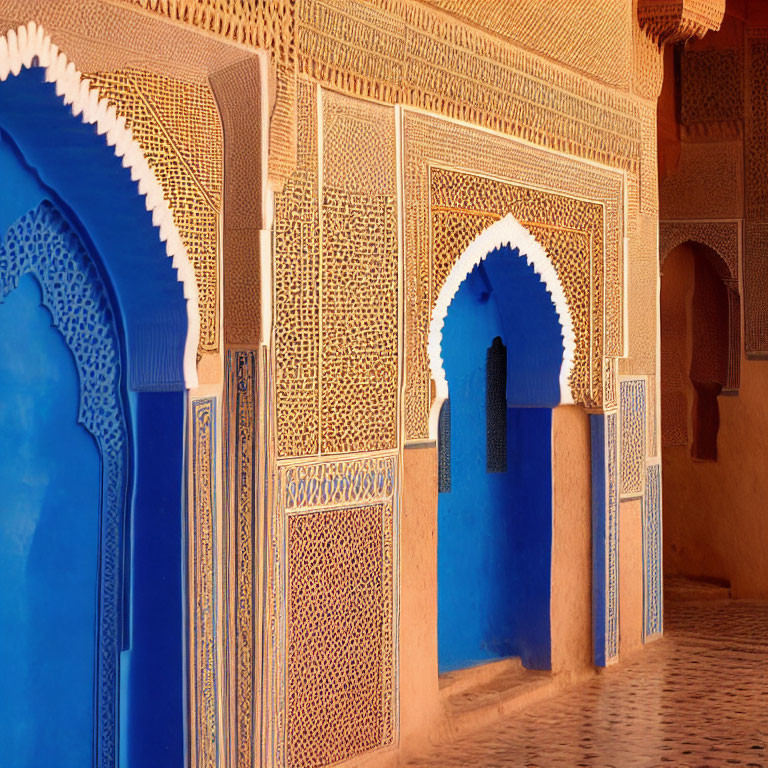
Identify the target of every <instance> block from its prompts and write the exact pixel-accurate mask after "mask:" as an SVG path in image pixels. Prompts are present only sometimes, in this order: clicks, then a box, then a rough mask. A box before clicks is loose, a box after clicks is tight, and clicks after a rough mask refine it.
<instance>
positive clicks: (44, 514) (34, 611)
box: [0, 275, 101, 768]
mask: <svg viewBox="0 0 768 768" xmlns="http://www.w3.org/2000/svg"><path fill="white" fill-rule="evenodd" d="M79 391H80V385H79V380H78V374H77V369H76V366H75V361H74V359H73V357H72V354H71V352H70V351H69V348H68V347H67V345H66V343H65V341H64V339H63V337H62V336H61V334H60V333H59V331H58V330H57V329H55V328H54V327H52V325H51V316H50V314H49V313H48V310H47V309H45V308H44V307H42V306H41V295H40V287H39V285H38V283H37V281H36V280H35V279H34V278H33V277H31V276H29V275H27V276H25V277H23V278H22V279H21V281H20V283H19V286H18V288H17V289H16V290H15V291H13V292H12V293H11V294H10V296H9V297H8V299H7V300H6V301H5V302H2V303H0V488H2V493H1V494H0V584H1V585H2V597H1V598H0V680H2V683H0V687H1V688H2V695H0V755H2V757H1V758H0V763H3V764H5V765H8V766H15V767H17V768H27V767H28V766H29V767H30V768H37V767H38V766H39V767H40V768H43V767H44V766H58V767H59V768H69V766H71V767H72V768H82V767H83V766H89V765H91V763H92V754H93V718H94V694H93V689H94V670H95V665H96V595H97V588H98V574H99V506H100V464H101V460H100V457H99V451H98V448H97V446H96V443H95V441H94V439H93V437H92V436H91V435H90V434H89V433H88V432H87V431H86V430H85V428H84V427H82V426H81V425H79V424H78V423H77V413H78V406H79V400H80V396H79Z"/></svg>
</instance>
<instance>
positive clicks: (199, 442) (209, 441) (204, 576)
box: [189, 397, 219, 768]
mask: <svg viewBox="0 0 768 768" xmlns="http://www.w3.org/2000/svg"><path fill="white" fill-rule="evenodd" d="M190 513H191V516H192V519H191V524H190V536H191V537H192V538H191V542H192V543H191V552H190V563H189V568H190V592H191V594H190V606H191V611H192V613H191V615H192V617H193V618H192V625H193V629H192V637H191V645H190V657H191V658H190V661H191V665H190V679H189V684H190V688H191V696H190V699H191V701H192V702H194V709H193V712H192V716H193V718H194V720H193V726H192V728H191V733H190V741H191V749H192V757H191V764H192V765H193V766H195V768H217V766H218V764H219V762H218V743H219V734H218V731H219V729H218V718H217V706H218V705H217V702H218V675H217V664H218V661H217V658H216V647H217V637H216V634H217V633H216V620H217V616H216V614H217V611H216V547H217V544H216V525H215V515H216V399H215V398H212V397H206V398H200V399H194V400H192V504H191V505H190Z"/></svg>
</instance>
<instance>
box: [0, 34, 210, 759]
mask: <svg viewBox="0 0 768 768" xmlns="http://www.w3.org/2000/svg"><path fill="white" fill-rule="evenodd" d="M2 43H3V44H2V45H0V59H2V57H3V56H4V55H5V52H7V51H9V50H10V52H11V53H10V64H9V63H8V62H7V61H3V60H0V76H2V77H1V78H0V80H2V81H0V236H2V243H1V244H0V263H2V268H1V269H0V331H1V332H2V333H3V334H4V339H3V345H2V350H0V351H2V353H3V354H2V360H1V361H0V382H1V383H0V387H1V388H2V401H3V407H2V409H0V435H1V436H2V437H1V438H0V452H1V453H2V457H3V462H2V463H3V465H4V467H3V471H4V473H5V474H6V475H7V477H5V480H6V483H7V485H6V488H7V489H8V493H4V494H3V496H2V497H0V525H1V526H2V527H3V530H4V533H7V534H8V536H7V537H5V536H4V537H3V546H2V548H0V574H2V578H3V581H4V583H9V584H12V585H14V587H15V588H14V589H12V590H3V592H2V594H0V637H2V638H3V639H2V652H3V659H2V665H3V677H4V680H5V681H6V695H5V696H3V697H2V701H0V751H2V753H3V755H4V756H5V759H6V760H8V761H9V764H11V765H15V766H20V767H22V768H36V766H40V765H57V766H62V768H66V767H67V766H70V765H72V766H83V765H98V766H116V765H117V764H118V762H123V763H125V764H128V765H159V764H162V765H168V766H181V765H183V763H184V753H185V739H184V719H185V714H184V713H185V708H186V706H185V699H184V696H185V693H184V665H183V663H184V650H183V648H184V621H183V605H184V600H183V561H182V551H183V550H182V543H183V535H182V533H183V519H184V518H183V506H182V487H183V458H184V409H185V390H186V387H187V386H191V385H193V384H194V349H195V348H196V346H197V340H196V328H197V325H196V315H197V308H196V288H195V287H194V281H192V283H188V282H183V281H184V280H185V279H186V278H188V277H189V275H190V268H189V264H188V261H187V260H186V255H185V254H184V251H183V247H181V244H180V241H179V239H178V234H177V233H176V232H175V230H174V229H173V227H172V225H170V226H169V223H168V222H169V219H170V216H169V212H168V209H167V205H165V203H164V201H163V200H162V196H161V195H160V196H159V197H158V195H157V185H156V183H155V182H154V179H153V178H152V175H151V172H150V170H149V168H148V166H147V165H146V161H143V157H141V156H140V154H137V149H138V148H137V146H136V145H135V144H134V143H133V142H132V139H131V136H130V133H129V132H127V131H126V130H125V128H124V127H122V126H121V125H119V124H118V123H117V121H116V120H115V116H114V113H111V114H110V113H109V112H108V110H107V105H106V104H105V103H100V102H99V101H98V95H97V94H96V93H95V92H93V91H90V90H89V89H88V87H87V84H82V83H81V81H80V78H79V74H78V73H76V72H73V71H72V70H71V69H67V62H66V59H65V58H64V57H63V55H62V54H59V53H58V52H57V51H56V49H55V48H53V47H52V46H51V43H50V40H49V39H48V38H46V37H45V36H44V35H43V33H42V31H41V30H39V29H38V28H37V27H35V25H34V24H30V25H29V26H28V27H25V28H23V30H20V31H19V34H18V35H10V34H9V38H8V41H7V44H6V40H3V41H2ZM9 70H10V73H9ZM145 195H146V197H145ZM156 225H159V229H158V227H156ZM163 240H165V241H166V243H165V244H164V243H163ZM169 256H172V257H174V261H175V262H176V264H175V266H176V267H177V269H178V275H177V272H176V270H174V269H173V268H172V266H173V262H172V261H171V259H169V258H168V257H169ZM180 280H181V281H180ZM185 296H186V297H187V298H189V301H187V298H185ZM190 348H191V349H192V355H191V358H190V354H189V350H190Z"/></svg>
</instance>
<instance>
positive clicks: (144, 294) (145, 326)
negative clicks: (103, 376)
mask: <svg viewBox="0 0 768 768" xmlns="http://www.w3.org/2000/svg"><path fill="white" fill-rule="evenodd" d="M0 130H1V131H2V132H3V134H4V136H3V138H4V143H6V145H7V147H9V148H13V150H14V151H16V153H17V155H18V157H19V160H20V161H21V162H23V163H24V164H26V166H27V167H28V168H29V169H30V170H32V172H33V175H34V176H36V178H37V180H38V181H39V182H40V183H41V184H42V185H43V186H44V187H45V188H46V189H48V190H51V191H52V192H53V194H54V195H55V196H56V198H57V200H58V202H59V204H60V208H61V210H62V212H63V213H64V215H65V216H67V217H68V218H69V219H70V224H71V225H72V226H73V227H74V228H75V229H76V231H77V233H78V235H79V236H80V238H81V239H82V240H83V242H84V243H86V244H87V245H88V246H90V247H91V250H92V251H93V252H95V253H99V254H108V258H106V257H105V258H104V259H103V261H102V262H101V264H100V265H99V266H100V268H101V269H103V270H104V273H105V276H106V278H107V280H106V282H108V283H109V284H110V285H111V287H112V288H113V289H114V292H115V297H116V301H117V303H118V305H119V309H120V314H121V316H122V317H123V318H124V326H125V327H124V333H125V338H126V345H127V349H128V355H127V358H128V371H127V373H128V386H129V387H130V389H132V390H135V391H182V390H183V389H184V369H183V361H184V345H185V340H186V333H187V314H186V301H185V299H184V295H183V287H182V284H181V283H180V282H178V280H177V276H176V271H175V270H174V269H173V268H172V266H171V264H170V260H169V258H168V256H167V255H166V251H165V246H164V244H163V243H162V242H161V241H160V239H159V236H158V231H157V229H156V228H155V227H154V226H153V224H152V214H151V213H150V212H149V211H147V209H146V206H145V201H144V198H143V196H141V195H139V192H138V184H137V182H135V181H133V180H132V179H131V173H130V170H129V169H127V168H124V167H123V164H122V160H121V159H120V158H118V157H116V156H115V154H114V152H113V150H112V149H111V148H110V147H108V146H107V142H106V137H105V136H104V135H100V134H99V133H98V132H97V130H96V126H95V125H91V124H85V123H83V122H82V121H81V120H80V119H79V118H75V117H73V115H72V110H71V107H69V106H67V105H65V104H64V103H63V101H62V99H61V98H59V97H58V96H57V95H56V90H55V85H54V84H53V83H46V82H45V77H44V70H43V69H42V68H40V67H32V68H31V69H22V70H21V72H20V73H19V74H18V75H17V76H16V77H9V78H8V79H7V80H5V81H4V82H2V83H0ZM0 195H2V198H0V232H5V231H6V230H7V228H8V227H9V226H10V225H11V223H12V222H13V221H15V220H16V219H17V218H19V216H22V215H23V214H24V213H26V212H27V211H28V210H30V207H31V206H30V205H24V204H22V202H21V201H20V200H18V199H15V198H14V197H13V196H12V195H11V194H9V193H7V192H6V193H3V192H0ZM72 212H75V213H74V215H70V214H71V213H72Z"/></svg>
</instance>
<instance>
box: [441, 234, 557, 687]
mask: <svg viewBox="0 0 768 768" xmlns="http://www.w3.org/2000/svg"><path fill="white" fill-rule="evenodd" d="M494 339H500V340H501V342H502V343H503V345H504V347H505V348H506V371H505V372H504V373H505V374H506V376H505V378H506V406H507V408H506V426H505V427H504V429H505V435H506V471H489V462H488V461H487V457H486V451H487V450H488V449H489V448H488V446H489V443H488V441H487V436H488V435H487V432H486V429H487V426H488V425H487V423H486V407H487V403H486V394H487V391H486V390H487V386H489V385H488V378H487V375H488V372H489V371H488V369H487V365H488V362H489V359H490V360H493V355H494V354H496V353H495V352H494V351H493V350H494V349H496V348H497V347H498V341H497V343H496V345H494ZM442 357H443V366H444V370H445V374H446V380H447V382H448V392H449V399H450V413H451V417H450V427H449V428H450V431H451V434H450V473H451V478H450V486H449V487H450V490H449V491H448V492H444V493H440V494H439V497H438V498H439V502H438V660H439V666H440V671H441V672H444V671H449V670H453V669H460V668H463V667H468V666H472V665H475V664H479V663H484V662H487V661H492V660H495V659H499V658H503V657H507V656H520V657H521V658H522V660H523V663H524V664H525V665H526V666H528V667H531V668H537V669H547V668H549V667H550V659H551V644H550V619H549V614H550V588H551V548H552V475H551V409H552V407H554V406H555V405H557V403H558V402H559V399H560V386H559V376H560V366H561V363H562V358H563V339H562V334H561V328H560V323H559V321H558V317H557V313H556V311H555V308H554V305H553V304H552V300H551V297H550V295H549V294H548V293H547V290H546V288H545V286H544V284H543V283H542V282H541V281H540V278H539V276H538V275H537V274H536V273H535V272H534V270H533V268H532V267H530V266H528V264H527V262H526V260H525V259H524V258H521V257H520V256H519V254H518V252H517V251H516V250H513V249H511V248H510V247H508V246H507V247H503V248H499V249H497V250H495V251H493V252H492V253H490V254H489V255H488V256H487V258H486V259H485V260H484V261H483V262H481V264H480V265H479V266H477V267H476V268H475V269H474V270H473V271H472V272H471V273H470V275H469V276H468V277H467V278H466V280H465V281H464V282H463V283H462V285H461V287H460V288H459V290H458V292H457V294H456V296H455V297H454V299H453V301H452V303H451V305H450V307H449V309H448V314H447V316H446V320H445V325H444V328H443V342H442ZM497 359H502V360H503V359H504V356H501V357H498V356H497ZM491 373H492V374H493V375H498V374H497V373H493V371H491ZM491 386H492V385H491ZM494 464H495V465H496V466H497V467H501V464H503V462H501V464H500V463H499V462H498V461H496V462H495V463H494V462H491V468H493V466H494ZM444 487H445V486H444Z"/></svg>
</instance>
